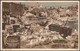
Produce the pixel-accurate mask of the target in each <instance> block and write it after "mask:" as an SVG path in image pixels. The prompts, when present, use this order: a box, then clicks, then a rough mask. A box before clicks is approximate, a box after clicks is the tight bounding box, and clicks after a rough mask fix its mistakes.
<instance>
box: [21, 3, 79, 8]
mask: <svg viewBox="0 0 80 51" xmlns="http://www.w3.org/2000/svg"><path fill="white" fill-rule="evenodd" d="M21 4H25V6H27V5H29V4H32V5H33V4H36V2H35V3H31V2H30V3H28V2H21ZM39 4H40V5H41V6H43V7H46V6H54V7H60V6H72V5H77V4H78V3H77V2H39Z"/></svg>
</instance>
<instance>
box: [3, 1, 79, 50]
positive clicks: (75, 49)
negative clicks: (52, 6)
mask: <svg viewBox="0 0 80 51" xmlns="http://www.w3.org/2000/svg"><path fill="white" fill-rule="evenodd" d="M2 2H78V49H58V48H57V49H24V48H23V49H2ZM1 50H79V1H1Z"/></svg>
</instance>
